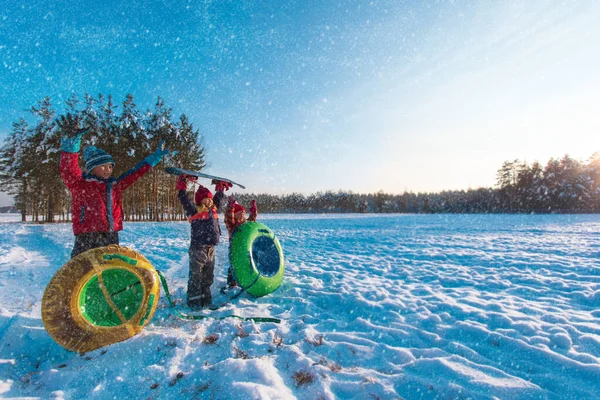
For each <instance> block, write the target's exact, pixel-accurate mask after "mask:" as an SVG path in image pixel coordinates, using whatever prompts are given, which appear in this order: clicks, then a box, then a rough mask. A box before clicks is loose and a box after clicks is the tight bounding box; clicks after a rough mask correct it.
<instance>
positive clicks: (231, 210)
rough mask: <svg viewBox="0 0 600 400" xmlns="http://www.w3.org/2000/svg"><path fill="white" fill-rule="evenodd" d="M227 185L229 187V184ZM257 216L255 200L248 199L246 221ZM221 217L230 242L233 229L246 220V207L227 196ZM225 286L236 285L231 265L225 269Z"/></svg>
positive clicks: (254, 219) (252, 219)
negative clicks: (248, 210) (248, 208)
mask: <svg viewBox="0 0 600 400" xmlns="http://www.w3.org/2000/svg"><path fill="white" fill-rule="evenodd" d="M228 185H229V184H228ZM229 187H231V185H230V186H229ZM225 190H227V189H225ZM257 216H258V209H257V207H256V200H252V201H250V215H249V216H248V221H256V217H257ZM223 219H224V220H225V226H226V227H227V231H229V243H230V244H231V238H232V237H233V233H234V232H235V230H236V229H237V228H238V227H239V226H240V225H242V224H243V223H244V222H246V209H245V208H244V207H243V206H242V205H241V204H240V203H238V202H237V201H236V200H235V198H234V197H233V196H229V198H228V202H227V208H226V209H225V214H224V216H223ZM227 286H228V287H229V288H233V287H236V286H237V282H236V281H235V278H234V276H233V270H232V269H231V265H230V266H229V268H228V269H227Z"/></svg>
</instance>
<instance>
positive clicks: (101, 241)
mask: <svg viewBox="0 0 600 400" xmlns="http://www.w3.org/2000/svg"><path fill="white" fill-rule="evenodd" d="M109 244H119V232H89V233H80V234H79V235H75V245H74V246H73V251H72V252H71V258H73V257H75V256H76V255H78V254H81V253H83V252H84V251H88V250H89V249H95V248H96V247H104V246H108V245H109Z"/></svg>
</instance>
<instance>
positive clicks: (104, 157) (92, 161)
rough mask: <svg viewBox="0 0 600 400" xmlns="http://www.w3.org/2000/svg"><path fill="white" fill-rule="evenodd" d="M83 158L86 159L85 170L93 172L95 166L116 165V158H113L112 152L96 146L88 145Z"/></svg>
mask: <svg viewBox="0 0 600 400" xmlns="http://www.w3.org/2000/svg"><path fill="white" fill-rule="evenodd" d="M83 159H84V161H85V170H86V171H87V172H92V170H93V169H94V168H96V167H98V166H100V165H104V164H112V165H115V160H113V158H112V156H111V155H110V154H108V153H107V152H105V151H104V150H101V149H99V148H97V147H94V146H88V147H86V148H85V149H83Z"/></svg>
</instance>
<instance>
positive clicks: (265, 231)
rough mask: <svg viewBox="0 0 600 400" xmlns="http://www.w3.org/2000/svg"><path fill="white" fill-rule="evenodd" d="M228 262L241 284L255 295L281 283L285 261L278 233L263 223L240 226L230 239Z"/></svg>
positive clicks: (265, 292)
mask: <svg viewBox="0 0 600 400" xmlns="http://www.w3.org/2000/svg"><path fill="white" fill-rule="evenodd" d="M229 262H230V263H231V267H232V269H233V275H234V276H235V279H236V281H237V282H238V284H239V285H240V286H241V287H242V288H243V289H245V290H246V291H247V292H248V293H250V294H251V295H253V296H255V297H261V296H264V295H266V294H269V293H271V292H273V291H274V290H275V289H277V288H278V287H279V285H281V281H282V279H283V270H284V261H283V251H282V250H281V245H280V244H279V241H278V240H277V238H276V237H275V234H274V233H273V231H272V230H271V229H269V228H268V227H267V226H265V225H263V224H261V223H260V222H246V223H244V224H242V225H240V226H239V227H238V228H237V229H236V230H235V232H234V234H233V237H232V238H231V243H230V247H229Z"/></svg>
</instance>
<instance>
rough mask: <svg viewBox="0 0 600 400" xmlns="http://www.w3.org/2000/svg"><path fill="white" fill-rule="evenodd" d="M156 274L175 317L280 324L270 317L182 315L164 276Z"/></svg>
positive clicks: (160, 273)
mask: <svg viewBox="0 0 600 400" xmlns="http://www.w3.org/2000/svg"><path fill="white" fill-rule="evenodd" d="M157 272H158V276H159V277H160V281H161V283H162V287H163V289H164V290H165V295H166V297H167V300H168V302H169V305H170V306H171V308H172V309H173V312H174V313H175V315H177V316H178V317H179V318H182V319H190V320H199V319H218V320H221V319H225V318H238V319H241V320H243V321H254V322H274V323H276V324H278V323H280V322H281V320H280V319H278V318H270V317H240V316H239V315H235V314H231V315H225V316H223V317H212V316H210V315H190V314H185V313H182V312H181V311H179V310H177V309H176V308H175V303H174V302H173V299H172V298H171V292H169V287H168V286H167V279H166V278H165V276H164V275H163V273H162V272H160V271H158V270H157ZM242 292H243V291H242ZM242 292H240V293H238V294H237V295H235V296H234V297H232V298H231V299H230V300H233V299H235V298H237V297H238V296H239V295H240V294H242ZM224 304H225V303H224Z"/></svg>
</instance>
